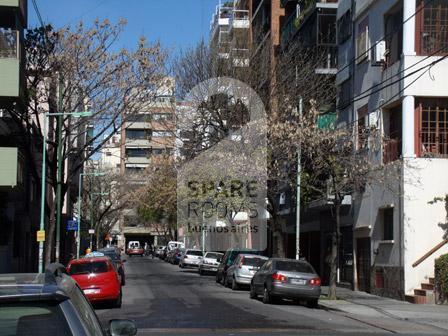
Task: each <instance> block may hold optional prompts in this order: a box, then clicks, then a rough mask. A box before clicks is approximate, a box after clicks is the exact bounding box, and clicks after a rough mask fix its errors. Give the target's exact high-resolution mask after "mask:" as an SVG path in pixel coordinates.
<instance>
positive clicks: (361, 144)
mask: <svg viewBox="0 0 448 336" xmlns="http://www.w3.org/2000/svg"><path fill="white" fill-rule="evenodd" d="M368 111H369V108H368V105H367V104H366V105H364V106H362V107H360V108H359V109H358V150H360V149H365V148H367V141H368V129H367V121H368Z"/></svg>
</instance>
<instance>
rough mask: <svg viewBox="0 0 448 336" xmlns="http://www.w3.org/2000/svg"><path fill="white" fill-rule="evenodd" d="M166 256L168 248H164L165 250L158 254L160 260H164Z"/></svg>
mask: <svg viewBox="0 0 448 336" xmlns="http://www.w3.org/2000/svg"><path fill="white" fill-rule="evenodd" d="M167 254H168V248H167V247H166V246H165V248H164V249H163V250H162V252H160V253H159V258H160V259H161V260H165V259H166V255H167Z"/></svg>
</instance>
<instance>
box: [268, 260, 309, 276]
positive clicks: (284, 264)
mask: <svg viewBox="0 0 448 336" xmlns="http://www.w3.org/2000/svg"><path fill="white" fill-rule="evenodd" d="M275 268H276V269H277V270H279V271H285V272H299V273H314V270H313V269H312V267H311V266H310V265H308V264H306V263H304V262H300V261H277V262H276V263H275Z"/></svg>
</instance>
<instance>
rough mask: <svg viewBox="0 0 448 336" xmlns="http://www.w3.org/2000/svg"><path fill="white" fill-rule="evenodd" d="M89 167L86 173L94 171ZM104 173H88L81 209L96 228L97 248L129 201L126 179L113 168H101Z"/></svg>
mask: <svg viewBox="0 0 448 336" xmlns="http://www.w3.org/2000/svg"><path fill="white" fill-rule="evenodd" d="M93 170H94V169H93V167H89V169H87V171H86V173H91V172H93ZM101 173H102V174H103V175H100V176H95V175H93V174H86V175H85V179H84V185H83V197H82V207H81V211H82V214H83V217H84V218H88V220H89V223H87V226H88V227H91V228H92V229H93V230H95V237H96V242H95V243H96V244H95V246H96V247H97V248H100V247H101V246H100V245H101V242H102V241H103V240H104V237H105V236H106V235H108V234H110V233H112V230H113V228H114V226H115V225H116V224H117V223H118V221H119V218H120V216H119V214H120V212H121V210H122V209H124V208H125V207H126V206H127V205H128V203H129V195H128V193H124V190H125V189H124V188H123V186H124V185H125V184H126V180H124V179H123V177H122V175H121V174H120V173H119V172H117V171H116V170H115V169H113V168H107V169H101ZM78 201H79V200H78Z"/></svg>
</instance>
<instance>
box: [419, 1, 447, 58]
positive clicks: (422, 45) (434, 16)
mask: <svg viewBox="0 0 448 336" xmlns="http://www.w3.org/2000/svg"><path fill="white" fill-rule="evenodd" d="M417 13H418V15H417V16H416V31H417V41H416V42H417V43H416V49H417V53H418V54H419V55H436V54H437V55H441V54H447V53H448V51H447V45H446V42H447V41H448V2H447V1H446V0H432V1H422V0H420V2H419V5H418V8H417Z"/></svg>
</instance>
